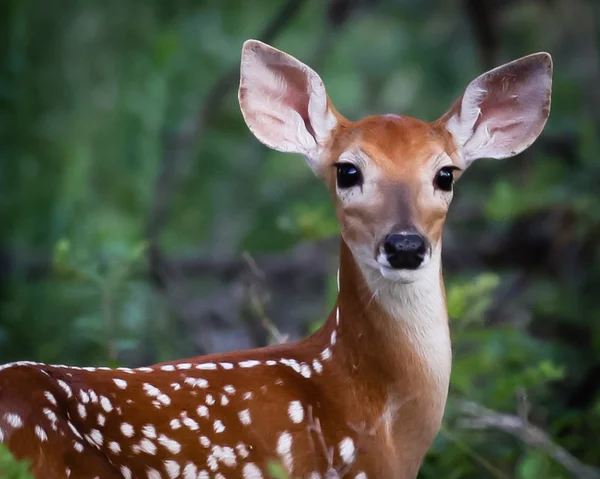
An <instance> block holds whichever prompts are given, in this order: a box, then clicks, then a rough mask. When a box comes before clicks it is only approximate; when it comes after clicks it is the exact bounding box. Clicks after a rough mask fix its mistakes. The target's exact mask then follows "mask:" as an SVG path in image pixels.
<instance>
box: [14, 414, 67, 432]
mask: <svg viewBox="0 0 600 479" xmlns="http://www.w3.org/2000/svg"><path fill="white" fill-rule="evenodd" d="M55 417H56V416H55ZM4 419H6V422H7V423H8V424H10V425H11V426H12V427H14V428H15V429H19V428H20V427H23V421H22V420H21V416H19V415H18V414H10V413H9V414H5V415H4Z"/></svg>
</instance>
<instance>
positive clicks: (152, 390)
mask: <svg viewBox="0 0 600 479" xmlns="http://www.w3.org/2000/svg"><path fill="white" fill-rule="evenodd" d="M142 387H143V388H144V391H146V396H149V397H151V398H152V397H156V396H158V395H159V394H160V390H159V389H158V388H157V387H155V386H153V385H152V384H148V383H144V385H143V386H142Z"/></svg>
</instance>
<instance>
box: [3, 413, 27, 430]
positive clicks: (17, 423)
mask: <svg viewBox="0 0 600 479" xmlns="http://www.w3.org/2000/svg"><path fill="white" fill-rule="evenodd" d="M4 419H5V420H6V422H7V423H8V424H10V425H11V426H12V427H14V428H15V429H19V428H21V427H23V421H22V419H21V416H19V415H18V414H12V413H7V414H5V415H4Z"/></svg>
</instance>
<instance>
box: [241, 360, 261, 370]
mask: <svg viewBox="0 0 600 479" xmlns="http://www.w3.org/2000/svg"><path fill="white" fill-rule="evenodd" d="M259 364H260V361H256V360H254V359H251V360H249V361H242V362H241V363H238V365H239V366H240V367H241V368H253V367H254V366H258V365H259Z"/></svg>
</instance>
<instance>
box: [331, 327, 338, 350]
mask: <svg viewBox="0 0 600 479" xmlns="http://www.w3.org/2000/svg"><path fill="white" fill-rule="evenodd" d="M336 341H337V332H336V331H335V330H333V331H332V332H331V345H332V346H333V345H334V344H335V342H336Z"/></svg>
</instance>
